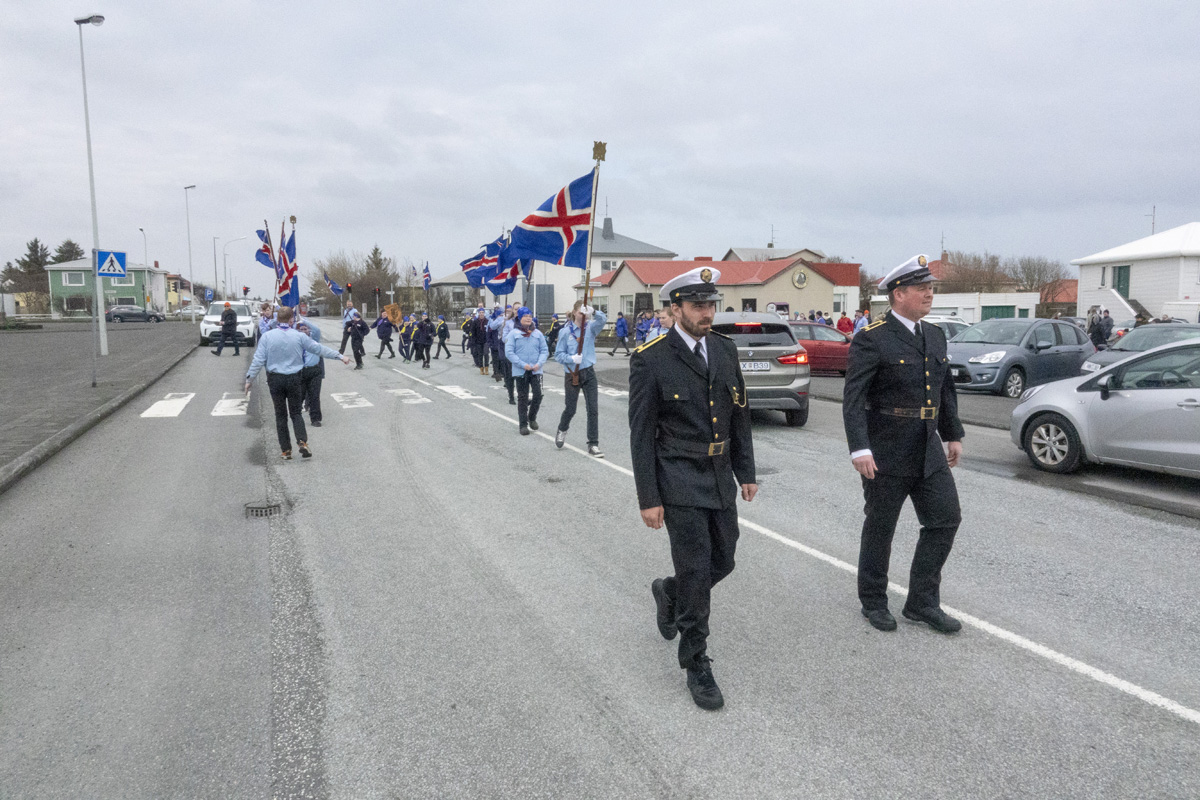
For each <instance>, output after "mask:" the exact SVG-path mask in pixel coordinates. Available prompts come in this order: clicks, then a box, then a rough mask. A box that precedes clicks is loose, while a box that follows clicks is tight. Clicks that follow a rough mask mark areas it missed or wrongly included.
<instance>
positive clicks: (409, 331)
mask: <svg viewBox="0 0 1200 800" xmlns="http://www.w3.org/2000/svg"><path fill="white" fill-rule="evenodd" d="M399 331H400V341H401V342H403V343H404V344H408V343H409V342H411V341H412V335H413V324H412V323H411V322H408V321H405V322H404V323H403V324H402V325H401V326H400V328H399Z"/></svg>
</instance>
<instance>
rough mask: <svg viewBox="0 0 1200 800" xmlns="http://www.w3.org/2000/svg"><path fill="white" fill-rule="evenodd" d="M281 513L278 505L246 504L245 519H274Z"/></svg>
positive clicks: (281, 509)
mask: <svg viewBox="0 0 1200 800" xmlns="http://www.w3.org/2000/svg"><path fill="white" fill-rule="evenodd" d="M282 511H283V508H282V507H281V506H280V505H279V503H265V502H263V503H246V516H247V517H274V516H276V515H277V514H280V513H282Z"/></svg>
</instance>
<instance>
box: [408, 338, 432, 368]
mask: <svg viewBox="0 0 1200 800" xmlns="http://www.w3.org/2000/svg"><path fill="white" fill-rule="evenodd" d="M412 357H413V361H420V362H421V364H422V365H425V364H428V363H429V345H427V344H420V343H418V342H413V356H412Z"/></svg>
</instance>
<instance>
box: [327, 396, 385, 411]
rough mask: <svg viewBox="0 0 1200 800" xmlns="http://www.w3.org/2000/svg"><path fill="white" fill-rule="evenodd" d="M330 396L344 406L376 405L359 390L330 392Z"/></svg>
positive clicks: (361, 406)
mask: <svg viewBox="0 0 1200 800" xmlns="http://www.w3.org/2000/svg"><path fill="white" fill-rule="evenodd" d="M329 396H330V397H332V398H333V400H334V402H335V403H337V404H338V405H339V406H341V407H342V408H366V407H367V406H373V405H375V404H374V403H372V402H371V401H370V400H368V399H367V398H365V397H363V396H362V395H360V394H359V393H358V392H330V394H329Z"/></svg>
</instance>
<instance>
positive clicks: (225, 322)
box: [221, 308, 237, 333]
mask: <svg viewBox="0 0 1200 800" xmlns="http://www.w3.org/2000/svg"><path fill="white" fill-rule="evenodd" d="M236 331H237V312H236V311H234V310H233V309H232V308H227V309H225V310H224V311H222V312H221V332H222V333H234V332H236Z"/></svg>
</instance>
